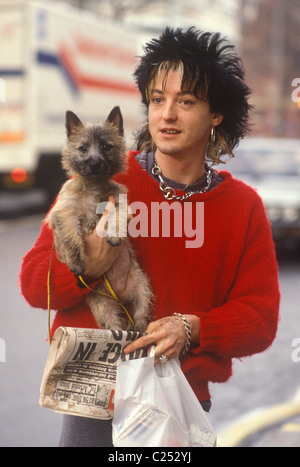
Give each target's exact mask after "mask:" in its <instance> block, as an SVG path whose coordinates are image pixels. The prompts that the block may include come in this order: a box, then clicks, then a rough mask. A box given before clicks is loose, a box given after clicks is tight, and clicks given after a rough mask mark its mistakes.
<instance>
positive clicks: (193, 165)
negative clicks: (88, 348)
mask: <svg viewBox="0 0 300 467" xmlns="http://www.w3.org/2000/svg"><path fill="white" fill-rule="evenodd" d="M135 77H136V80H137V84H138V86H139V89H140V91H141V94H142V99H143V103H144V104H145V106H146V109H147V115H148V118H147V123H146V125H145V126H144V127H143V128H142V130H141V131H140V133H139V135H138V138H137V141H138V151H135V152H130V153H129V157H128V170H127V172H126V173H125V174H122V175H120V176H118V177H117V180H118V182H120V183H123V184H125V185H126V187H127V189H128V203H129V204H130V206H131V207H133V208H136V211H134V209H133V214H134V217H133V222H134V220H135V219H136V216H139V213H138V208H137V206H140V205H141V203H142V204H143V206H146V208H147V213H148V215H147V219H146V221H147V222H146V225H147V227H148V230H147V232H146V233H145V231H142V230H140V231H138V225H137V223H135V224H134V225H135V227H136V229H135V231H134V229H133V228H131V227H132V226H130V224H129V226H128V230H129V234H130V233H131V241H132V245H133V247H134V249H135V250H136V253H137V257H138V260H139V262H140V265H141V266H142V268H143V269H144V270H145V271H146V273H147V274H148V276H149V278H150V280H151V284H152V287H153V291H154V295H155V303H154V309H153V321H152V322H151V323H150V325H149V326H148V329H147V334H146V335H145V336H143V337H142V338H140V339H138V340H136V341H135V342H134V343H132V344H130V345H129V346H128V347H127V348H126V349H125V352H131V351H133V350H135V349H137V348H138V347H140V346H144V345H149V346H150V345H155V355H156V359H155V363H156V364H159V363H161V364H163V362H164V361H166V360H167V359H171V358H175V357H180V360H181V365H182V369H183V371H184V373H185V375H186V377H187V379H188V381H189V382H190V384H191V386H192V388H193V390H194V392H195V393H196V395H197V397H198V399H199V400H200V402H201V403H202V405H203V407H204V409H205V410H209V407H210V404H211V403H210V393H209V387H208V383H209V382H224V381H227V380H228V378H229V377H230V376H231V366H232V359H233V358H241V357H244V356H248V355H252V354H254V353H257V352H261V351H263V350H264V349H266V348H267V347H268V346H269V345H270V344H271V343H272V341H273V339H274V337H275V335H276V330H277V322H278V310H279V287H278V277H277V265H276V258H275V252H274V245H273V242H272V237H271V231H270V227H269V223H268V220H267V218H266V214H265V210H264V207H263V204H262V201H261V199H260V198H259V196H258V195H257V193H256V192H255V191H254V190H252V189H251V188H250V187H248V186H246V185H245V184H243V183H242V182H240V181H238V180H234V179H233V178H232V176H231V175H230V173H228V172H225V171H221V172H217V171H215V170H213V169H212V168H211V166H210V165H211V164H213V163H218V162H221V160H222V157H223V156H224V157H226V156H227V157H228V156H231V155H232V151H233V149H234V147H235V146H236V145H237V144H238V142H239V140H240V139H241V138H242V137H244V136H245V134H246V132H247V129H248V114H249V110H250V106H249V103H248V97H249V94H250V91H249V88H248V87H247V85H246V84H245V82H244V73H243V69H242V66H241V62H240V60H239V59H238V57H237V56H236V55H235V53H234V50H233V47H232V46H229V45H228V44H226V43H225V41H224V40H222V39H221V38H220V35H218V34H215V35H212V34H209V33H205V34H202V33H200V32H198V31H196V30H195V29H193V28H192V29H189V30H188V31H186V32H184V31H182V30H181V29H177V30H171V29H168V28H167V29H166V30H165V32H164V33H163V34H162V36H161V37H160V38H159V39H157V40H153V41H151V42H150V43H148V44H147V45H146V47H145V55H144V56H143V57H142V58H141V62H140V65H139V66H138V68H137V70H136V73H135ZM158 207H159V209H161V211H162V212H164V213H166V212H167V213H168V215H169V221H170V222H169V224H170V225H169V226H168V229H167V235H166V234H165V231H164V225H163V222H164V221H165V220H166V219H165V218H162V219H161V217H159V218H157V215H156V216H154V215H153V213H154V212H155V213H156V214H157V213H158V212H159V210H158ZM166 209H167V210H166ZM171 211H172V213H174V219H173V220H174V222H171V219H172V216H171ZM140 220H141V222H142V220H143V219H142V217H140ZM195 226H196V229H195ZM199 230H201V232H202V234H201V239H200V241H199ZM192 235H194V237H192ZM197 236H198V237H197ZM192 238H193V240H194V243H193V241H192V240H191V239H192ZM52 241H53V238H52V233H51V232H49V230H48V229H47V227H45V226H44V227H43V230H42V232H41V235H40V237H39V239H38V240H37V243H36V245H35V246H34V248H33V249H32V250H31V251H30V252H29V253H28V254H27V256H26V257H25V258H24V261H23V266H22V273H21V286H22V292H23V294H24V296H25V297H26V298H27V300H28V301H29V303H31V305H33V306H36V307H40V308H45V307H46V303H47V300H46V274H47V270H48V265H49V256H50V251H51V246H52ZM121 248H122V246H121V247H119V248H117V249H116V248H112V247H110V246H109V245H107V244H106V242H105V239H103V238H100V237H99V236H98V234H97V231H94V232H93V234H92V235H90V236H89V237H87V238H86V257H87V262H86V264H87V267H86V271H85V279H86V281H88V282H89V284H91V285H92V284H93V283H94V281H95V282H96V281H97V280H99V279H101V276H102V274H103V273H104V272H105V271H107V270H108V269H109V268H110V266H111V265H112V264H113V262H114V261H115V259H116V257H117V256H118V254H119V252H120V249H121ZM53 276H54V277H53V281H52V282H53V283H52V297H53V298H52V306H53V308H54V309H56V310H58V312H57V314H56V316H55V320H54V323H53V328H52V332H54V330H55V329H56V328H57V327H58V326H61V325H63V326H75V327H96V324H95V321H94V319H93V317H92V315H91V313H90V311H89V309H88V307H87V306H86V305H85V302H84V298H85V296H86V294H87V293H88V290H87V289H82V288H79V287H78V285H77V280H76V278H75V277H74V276H73V275H72V274H71V273H70V271H68V270H67V269H66V267H65V266H64V265H62V264H60V263H59V262H58V260H57V258H56V257H55V255H54V259H53ZM38 279H39V280H38ZM174 313H175V315H174ZM75 418H76V417H75ZM103 426H104V425H103V424H101V423H100V422H99V423H98V422H97V423H96V422H95V421H92V422H90V421H87V420H86V419H81V418H77V419H76V420H74V417H73V418H71V417H70V418H69V419H68V421H66V422H65V427H64V430H63V436H62V445H85V446H87V445H89V446H91V445H107V444H100V443H101V442H102V443H107V442H111V441H107V440H106V439H105V440H104V438H103V436H104V433H105V434H106V435H107V437H108V439H109V436H110V432H111V426H110V425H108V424H107V423H106V424H105V428H103ZM79 431H81V432H82V433H83V431H84V433H85V434H83V435H82V436H81V439H79V437H78V436H77V435H76V433H78V432H79ZM96 434H97V436H98V441H97V442H96V441H94V436H96ZM101 436H102V441H100V438H101ZM80 443H81V444H80ZM93 443H96V444H93Z"/></svg>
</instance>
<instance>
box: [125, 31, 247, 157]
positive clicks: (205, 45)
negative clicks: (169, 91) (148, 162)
mask: <svg viewBox="0 0 300 467" xmlns="http://www.w3.org/2000/svg"><path fill="white" fill-rule="evenodd" d="M144 52H145V55H144V56H142V57H140V64H139V66H138V67H137V69H136V71H135V73H134V77H135V79H136V82H137V85H138V88H139V90H140V92H141V95H142V102H143V103H144V104H145V105H146V107H147V108H148V106H149V98H148V90H149V87H150V84H151V82H152V80H153V78H154V77H155V76H156V74H157V73H158V71H159V69H160V66H161V64H162V63H164V62H168V63H180V62H181V63H182V64H183V68H184V72H183V77H182V88H183V87H186V88H187V89H188V91H189V92H193V93H194V94H195V95H196V96H197V97H201V98H204V99H205V100H207V102H208V103H209V105H210V110H211V112H212V113H220V114H222V115H223V116H224V119H223V121H222V123H221V124H220V125H219V126H218V127H217V133H218V136H219V139H220V140H222V141H223V142H224V141H225V142H226V144H225V145H224V144H223V145H222V147H223V148H220V151H219V152H221V153H222V154H221V155H223V154H225V152H229V153H231V152H232V150H233V149H234V148H235V147H236V146H237V145H238V143H239V141H240V139H241V138H243V137H244V136H245V135H246V133H247V131H248V130H249V111H250V109H251V105H250V104H249V102H248V98H249V95H250V94H251V91H250V89H249V87H248V86H247V85H246V83H245V81H244V77H245V71H244V68H243V65H242V62H241V60H240V58H239V57H238V56H237V55H236V52H235V49H234V46H233V45H230V44H229V43H228V42H227V40H226V39H225V38H222V37H221V35H220V34H219V33H215V34H212V33H208V32H201V31H197V30H196V29H195V28H194V27H192V28H189V29H188V30H187V31H183V29H181V28H178V29H171V28H166V29H165V31H164V32H163V34H162V35H161V36H160V37H159V39H152V40H151V41H150V42H148V43H147V44H146V45H145V47H144ZM146 134H147V131H146V132H145V130H143V131H142V132H141V133H140V134H139V137H138V139H137V144H138V146H139V149H140V148H141V147H142V146H143V139H145V138H147V136H146ZM148 135H149V131H148Z"/></svg>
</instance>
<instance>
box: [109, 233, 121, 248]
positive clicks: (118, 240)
mask: <svg viewBox="0 0 300 467" xmlns="http://www.w3.org/2000/svg"><path fill="white" fill-rule="evenodd" d="M106 241H107V243H108V244H109V245H111V246H119V245H121V242H122V239H121V238H119V237H110V236H109V235H107V236H106Z"/></svg>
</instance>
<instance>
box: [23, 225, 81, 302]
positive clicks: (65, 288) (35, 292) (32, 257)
mask: <svg viewBox="0 0 300 467" xmlns="http://www.w3.org/2000/svg"><path fill="white" fill-rule="evenodd" d="M52 245H53V234H52V231H51V230H50V228H49V227H48V226H47V224H45V223H44V224H43V226H42V230H41V233H40V235H39V237H38V239H37V241H36V243H35V245H34V247H33V248H32V249H31V250H30V251H29V252H28V253H27V254H26V256H25V257H24V258H23V262H22V266H21V272H20V286H21V292H22V294H23V296H24V297H25V299H26V300H27V301H28V303H29V304H30V305H31V306H33V307H34V308H42V309H47V306H48V300H47V277H48V271H49V266H50V258H51V251H52ZM50 287H51V288H50V290H51V294H50V299H51V309H53V310H62V309H67V308H70V307H72V306H73V305H75V304H76V303H78V302H80V301H81V300H82V299H83V298H84V297H85V295H86V294H87V293H89V290H88V289H86V288H80V287H78V285H77V278H76V277H75V276H74V274H73V273H72V272H71V271H70V270H69V269H68V267H67V266H66V265H65V264H62V263H61V262H59V261H58V259H57V256H56V253H55V249H54V252H53V259H52V265H51V276H50Z"/></svg>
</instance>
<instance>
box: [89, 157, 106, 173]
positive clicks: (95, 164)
mask: <svg viewBox="0 0 300 467" xmlns="http://www.w3.org/2000/svg"><path fill="white" fill-rule="evenodd" d="M106 165H107V164H106V161H105V160H104V159H91V160H90V161H89V168H90V169H91V172H92V173H93V174H96V173H99V172H100V171H102V170H104V169H105V167H106Z"/></svg>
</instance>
